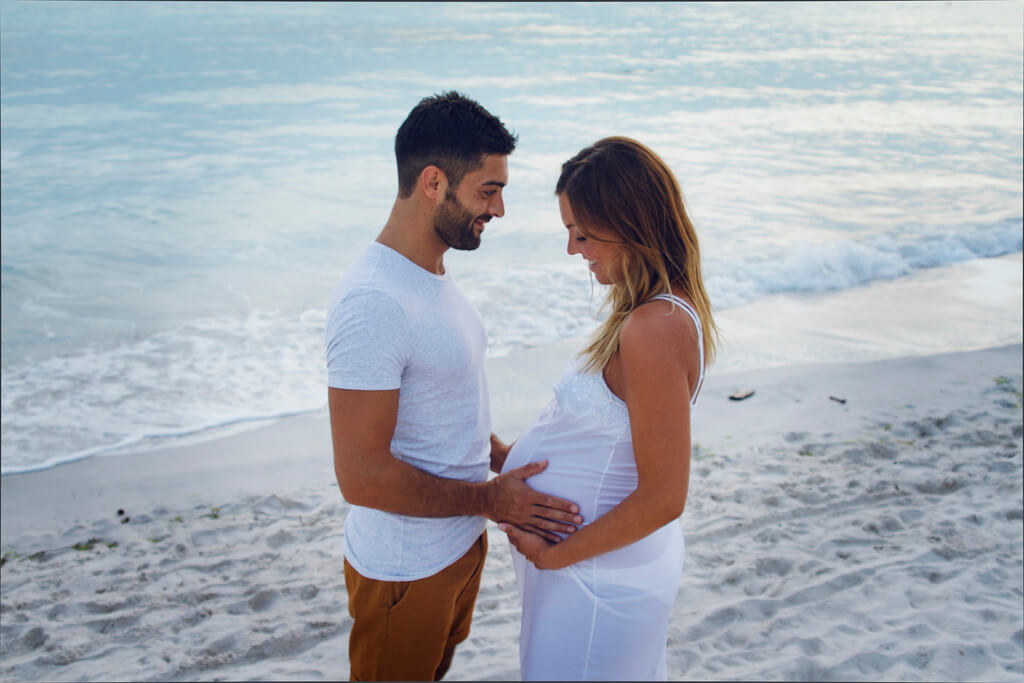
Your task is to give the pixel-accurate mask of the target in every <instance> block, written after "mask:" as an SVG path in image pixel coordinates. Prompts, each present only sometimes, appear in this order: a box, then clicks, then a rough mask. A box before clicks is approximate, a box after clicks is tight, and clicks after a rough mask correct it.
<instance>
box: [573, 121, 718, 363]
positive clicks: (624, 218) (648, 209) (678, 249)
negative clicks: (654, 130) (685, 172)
mask: <svg viewBox="0 0 1024 683" xmlns="http://www.w3.org/2000/svg"><path fill="white" fill-rule="evenodd" d="M563 193H564V195H565V198H566V200H567V201H568V202H569V207H570V208H571V209H572V213H573V216H574V217H575V221H576V228H577V230H581V232H582V234H583V235H584V236H585V237H587V239H595V240H598V241H610V242H613V243H615V244H618V245H620V246H621V247H622V250H621V252H620V253H621V255H622V258H621V259H620V260H619V264H618V267H619V268H620V274H619V275H620V276H619V277H618V278H616V280H615V282H614V284H612V287H611V291H610V292H609V294H608V299H607V300H606V302H605V304H606V305H607V306H608V307H609V308H610V309H611V314H610V315H609V316H608V319H607V320H606V321H605V322H604V324H603V325H601V327H599V328H598V329H597V331H596V332H595V333H594V336H593V337H592V339H591V343H590V345H589V346H588V347H587V348H586V349H584V350H583V351H582V352H581V355H582V356H583V357H584V358H585V359H586V364H585V370H586V371H594V370H603V369H604V367H605V366H606V365H607V364H608V361H610V360H611V359H612V357H613V356H614V355H615V353H616V352H617V351H618V349H619V334H620V332H621V331H622V326H623V325H624V324H625V322H626V318H628V317H629V314H630V313H632V312H633V311H634V310H635V309H636V308H637V307H638V306H640V305H642V304H644V303H646V302H647V301H649V300H650V299H651V297H653V296H655V295H657V294H668V293H671V292H672V287H671V286H672V284H674V283H675V284H678V285H679V286H680V287H681V288H682V289H683V291H684V292H685V294H686V296H687V298H688V299H689V300H690V302H691V303H692V304H693V307H694V308H695V309H696V311H697V315H698V317H699V318H700V322H701V328H702V334H703V337H704V358H702V359H701V361H702V362H703V364H704V366H705V367H707V366H708V365H709V364H710V363H711V361H712V360H713V359H714V356H715V348H716V344H715V341H716V338H717V335H718V328H717V326H716V325H715V322H714V320H713V318H712V317H711V302H710V301H709V300H708V295H707V292H706V291H705V290H704V281H703V279H702V278H701V272H700V249H699V248H698V246H697V233H696V231H695V230H694V228H693V224H692V223H691V222H690V218H689V216H687V215H686V208H685V206H684V205H683V194H682V191H681V190H680V189H679V183H678V182H677V181H676V178H675V176H674V175H673V174H672V171H671V170H669V168H668V166H667V165H666V164H665V162H664V161H662V160H661V158H660V157H659V156H658V155H657V154H655V153H654V152H652V151H651V150H650V149H648V148H647V147H646V146H644V145H642V144H641V143H639V142H637V141H636V140H633V139H631V138H627V137H607V138H603V139H601V140H598V141H597V142H595V143H594V144H593V145H591V146H589V147H586V148H584V149H583V150H581V151H580V152H579V153H578V154H576V156H574V157H573V158H571V159H569V160H568V161H566V162H565V163H564V164H562V173H561V175H560V176H559V178H558V183H557V184H556V186H555V195H562V194H563ZM588 229H589V230H597V231H599V232H601V233H607V234H611V235H612V236H613V238H612V239H611V240H609V239H606V238H605V237H603V236H595V235H593V234H592V233H588Z"/></svg>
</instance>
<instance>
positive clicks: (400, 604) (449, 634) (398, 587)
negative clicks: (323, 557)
mask: <svg viewBox="0 0 1024 683" xmlns="http://www.w3.org/2000/svg"><path fill="white" fill-rule="evenodd" d="M486 555H487V533H486V532H484V533H483V534H481V536H480V538H478V539H477V540H476V542H475V543H474V544H473V546H472V547H471V548H470V549H469V550H468V551H466V554H465V555H463V556H462V557H461V558H459V559H458V560H456V561H455V562H454V563H453V564H451V565H449V566H448V567H445V568H444V569H442V570H441V571H439V572H438V573H437V574H434V575H433V576H428V577H427V578H425V579H419V580H417V581H377V580H376V579H370V578H367V577H365V576H363V575H361V574H360V573H359V572H357V571H356V570H355V569H353V568H352V565H350V564H349V563H348V560H346V561H345V587H346V588H347V589H348V613H349V614H350V615H352V619H353V624H352V632H351V633H350V634H349V640H348V658H349V664H350V665H351V673H350V676H349V678H350V680H353V681H439V680H441V678H442V677H443V676H444V675H445V673H446V672H447V671H448V667H449V665H451V662H452V655H454V654H455V646H456V645H458V644H459V643H461V642H462V641H463V640H465V639H466V638H467V637H468V636H469V625H470V622H471V621H472V619H473V605H474V604H475V603H476V595H477V592H478V591H479V590H480V575H481V571H482V569H483V566H484V557H486Z"/></svg>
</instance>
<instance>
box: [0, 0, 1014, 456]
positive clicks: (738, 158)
mask: <svg viewBox="0 0 1024 683" xmlns="http://www.w3.org/2000/svg"><path fill="white" fill-rule="evenodd" d="M1022 25H1024V4H1022V3H1019V2H1005V3H996V4H988V3H965V4H962V3H910V4H899V3H870V4H854V3H837V4H825V5H819V4H804V3H793V4H759V3H750V4H739V5H729V4H682V3H664V4H662V3H626V4H619V3H597V4H593V5H589V4H576V3H523V4H514V3H513V4H465V3H452V4H430V3H409V4H383V3H365V4H364V3H336V4H334V3H330V4H300V5H293V4H289V5H277V4H269V3H258V4H248V3H218V4H212V5H203V4H198V3H186V4H177V3H151V4H144V3H109V4H107V3H2V4H0V38H2V42H0V56H2V62H0V77H2V89H0V114H2V118H0V138H2V139H0V142H2V144H0V190H2V209H0V217H2V249H0V260H2V269H3V270H2V285H3V297H2V321H3V327H2V407H3V413H2V415H3V426H2V446H3V456H2V467H3V471H4V472H9V471H15V470H18V469H24V468H30V467H34V466H38V465H40V464H41V463H45V462H51V461H54V460H64V459H70V458H74V457H80V456H81V455H83V454H86V453H90V452H103V451H104V450H107V449H109V448H110V447H112V446H114V445H117V444H126V443H137V442H138V441H140V440H145V439H152V438H154V437H157V436H160V435H168V436H174V435H180V434H184V433H188V432H193V431H195V430H201V429H204V428H206V427H209V426H215V425H221V424H225V423H230V422H233V421H237V420H250V419H255V418H259V417H265V416H273V415H280V414H286V413H290V412H301V411H305V410H311V409H316V408H319V407H320V406H322V405H323V402H324V395H325V392H324V381H325V373H324V370H323V358H322V356H323V350H322V326H323V317H324V307H325V306H326V303H327V298H328V296H329V294H330V290H331V288H332V287H333V284H334V282H335V280H336V279H337V277H338V276H339V275H340V273H341V272H342V270H343V269H344V267H345V265H346V264H347V263H348V262H349V261H350V260H351V258H352V257H353V256H354V254H355V253H357V252H358V250H359V249H361V248H362V246H363V245H364V244H365V243H366V242H367V241H369V240H371V239H372V238H373V236H374V235H375V234H376V231H377V230H378V229H379V226H380V224H381V222H382V221H383V220H384V218H385V217H386V216H387V212H388V210H389V208H390V205H391V202H392V200H393V197H394V193H395V180H394V162H393V157H392V144H393V136H394V132H395V130H396V129H397V127H398V125H399V124H400V123H401V121H402V119H403V118H404V117H405V115H406V113H407V112H408V110H409V109H410V108H411V107H412V106H413V105H414V104H415V103H416V102H417V101H418V100H419V99H420V98H421V97H422V96H424V95H427V94H430V93H432V92H438V91H441V90H444V89H449V88H456V89H459V90H462V91H464V92H466V93H467V94H469V95H470V96H472V97H475V98H477V99H478V100H479V101H480V102H481V103H482V104H484V105H485V106H486V107H488V108H489V109H490V110H492V111H493V112H494V113H496V114H498V115H499V116H500V117H502V119H503V120H505V121H506V122H507V123H508V125H509V126H510V127H511V128H513V129H514V130H515V131H516V132H518V134H519V136H520V146H519V149H518V150H517V151H516V153H515V154H514V155H513V157H512V160H511V178H510V180H511V182H510V185H509V188H508V190H507V208H508V214H507V216H506V217H505V218H504V219H501V220H497V221H494V222H492V223H491V225H490V226H489V227H488V231H487V233H486V236H485V241H484V246H483V247H482V248H481V249H480V250H479V251H478V252H474V253H472V254H452V255H451V257H450V259H449V263H450V266H451V267H452V268H453V270H454V272H455V273H456V275H457V276H458V277H459V280H460V281H461V282H462V283H463V285H464V287H465V288H466V289H467V291H468V292H469V293H470V295H471V296H472V297H473V298H474V300H475V301H476V303H477V304H478V306H479V307H480V309H481V312H482V314H483V316H484V319H485V321H486V323H487V325H488V331H489V334H490V337H491V353H492V355H501V354H504V353H507V352H508V351H509V350H512V349H516V348H522V347H524V346H536V345H544V344H548V343H551V342H553V341H556V340H558V339H560V338H565V337H568V336H573V335H577V334H579V333H581V332H583V331H585V330H587V329H589V328H590V327H591V326H592V325H593V322H594V318H593V311H594V309H595V308H596V306H595V303H596V301H597V300H598V299H599V298H600V292H597V293H595V294H594V295H593V296H592V294H591V285H590V284H589V282H588V278H587V274H586V270H585V269H584V268H583V267H582V265H581V264H580V262H579V261H575V260H572V259H570V258H568V257H567V256H566V255H565V254H564V251H563V244H562V238H563V233H564V230H563V228H561V226H560V223H559V219H558V214H557V208H556V204H555V201H554V198H553V197H552V189H553V183H554V180H555V178H556V176H557V172H558V167H559V165H560V163H561V162H562V161H564V160H565V159H566V158H568V157H569V156H571V155H572V154H573V153H575V152H576V151H577V150H578V149H579V148H580V147H582V146H584V145H586V144H589V143H590V142H593V141H594V140H595V139H597V138H599V137H601V136H604V135H609V134H626V135H632V136H634V137H637V138H638V139H640V140H642V141H644V142H646V143H647V144H649V145H650V146H652V147H653V148H654V149H655V150H656V151H658V152H659V153H660V154H662V156H664V157H665V159H666V160H667V161H668V162H669V163H670V165H671V166H672V167H673V169H674V170H675V171H676V173H677V175H678V177H679V179H680V181H681V182H682V184H683V188H684V192H685V194H686V197H687V200H688V202H689V203H690V208H691V213H692V215H693V217H694V219H695V220H696V223H697V225H698V228H699V230H700V232H701V239H702V246H703V250H704V254H705V274H706V277H707V280H708V284H709V288H710V291H711V294H712V298H713V301H714V303H715V305H716V306H717V307H719V308H720V309H724V308H730V307H733V306H736V305H739V304H742V303H748V302H751V301H757V300H758V299H760V298H762V297H765V296H769V295H771V294H774V293H779V292H793V291H810V292H815V291H829V290H842V289H846V288H850V287H854V286H857V285H861V284H864V283H867V282H872V281H876V280H878V279H884V278H899V277H903V276H906V275H909V274H912V273H915V272H919V271H921V270H922V269H927V268H931V267H934V266H939V265H943V264H948V263H955V262H958V261H963V260H967V259H970V258H976V257H979V256H981V257H991V256H997V255H1000V254H1006V253H1012V252H1018V251H1020V250H1021V242H1022V228H1021V213H1022V211H1021V201H1022V191H1021V188H1022V182H1024V176H1022V163H1024V162H1022V152H1021V148H1022V144H1024V135H1022V123H1021V121H1022V119H1024V86H1022V82H1024V65H1022V49H1024V29H1022V28H1021V27H1022Z"/></svg>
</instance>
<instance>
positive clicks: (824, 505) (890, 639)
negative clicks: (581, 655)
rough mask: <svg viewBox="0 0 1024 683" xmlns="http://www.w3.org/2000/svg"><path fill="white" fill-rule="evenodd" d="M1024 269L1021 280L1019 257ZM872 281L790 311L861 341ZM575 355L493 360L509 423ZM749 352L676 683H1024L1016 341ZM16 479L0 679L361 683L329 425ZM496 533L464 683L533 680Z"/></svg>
mask: <svg viewBox="0 0 1024 683" xmlns="http://www.w3.org/2000/svg"><path fill="white" fill-rule="evenodd" d="M1007 262H1009V263H1011V264H1013V263H1015V265H1016V272H1017V273H1018V275H1017V276H1016V277H1017V278H1018V280H1017V282H1018V283H1019V277H1020V276H1019V263H1020V257H1019V256H1016V257H1014V258H1011V259H1007ZM947 284H948V283H947ZM884 286H885V285H879V287H884ZM963 291H965V292H968V294H965V295H964V296H969V288H963ZM875 294H878V290H876V291H875ZM863 296H864V295H863V292H860V293H858V292H856V291H854V292H852V293H848V294H847V295H844V296H843V297H826V298H821V297H819V298H816V299H814V300H808V301H804V302H803V303H799V302H796V300H790V301H788V303H786V305H787V306H791V307H796V306H798V305H799V306H802V307H803V308H802V310H803V313H804V315H805V316H806V317H807V319H808V320H815V319H817V320H819V321H820V320H821V316H823V315H825V311H826V310H830V311H840V312H841V311H842V310H844V309H843V307H844V306H845V307H846V315H847V316H849V317H850V319H851V320H852V321H853V322H851V323H850V324H849V325H847V327H846V328H845V330H844V329H843V328H841V326H839V325H838V324H837V326H836V327H835V328H833V329H834V330H836V331H835V332H834V334H835V335H841V336H845V338H847V339H849V338H850V335H851V334H854V333H855V332H854V331H855V330H856V329H857V326H858V324H859V322H858V321H857V320H856V316H854V315H853V312H852V311H853V310H854V309H855V308H856V304H857V302H858V301H860V299H859V298H858V297H863ZM1008 296H1010V297H1011V298H1012V297H1014V296H1016V297H1017V298H1018V300H1019V296H1020V286H1019V284H1017V285H1016V290H1015V292H1014V291H1013V290H1011V292H1010V293H1009V294H1008ZM873 300H874V301H879V299H878V297H877V296H875V297H873ZM954 303H955V302H951V300H949V299H947V300H945V301H944V303H943V305H945V306H953V305H954ZM968 305H972V306H973V305H974V304H972V303H971V302H965V303H964V304H963V306H964V307H966V306H968ZM998 305H1002V304H998ZM779 306H780V307H779V308H777V311H781V310H783V308H782V307H781V306H782V304H781V303H780V304H779ZM905 308H906V311H912V310H914V309H913V307H912V306H911V307H908V308H907V307H905ZM794 310H795V309H794ZM1002 310H1003V311H1004V312H1005V311H1009V312H1008V313H1006V315H1009V316H1011V317H1012V316H1015V315H1016V316H1019V315H1020V313H1019V311H1018V310H1014V309H1007V308H1005V307H1004V308H1003V309H1002ZM878 316H879V323H878V325H877V326H876V328H874V330H873V332H872V334H871V335H868V334H867V333H865V334H864V339H865V340H869V337H870V339H871V340H874V341H872V342H871V343H870V344H869V343H867V341H866V342H865V345H866V346H865V348H866V349H867V351H865V353H866V354H867V355H868V356H869V357H870V353H869V352H870V351H871V348H874V347H873V346H872V344H874V345H876V346H877V344H878V340H879V339H883V338H884V337H885V336H887V335H888V336H890V338H891V339H893V342H892V344H891V348H894V349H896V350H897V351H898V350H900V349H901V348H902V347H901V346H900V344H901V343H903V342H901V341H900V337H899V335H897V334H896V333H895V331H894V330H896V329H897V328H899V329H903V330H904V333H903V334H904V335H905V338H911V337H913V336H914V335H915V334H916V335H918V336H919V337H928V336H929V335H931V336H932V338H935V339H940V338H941V334H942V331H941V329H940V328H941V325H938V326H933V327H936V329H934V330H932V331H931V332H929V330H928V329H926V327H925V325H924V322H923V321H924V320H925V316H924V315H922V319H921V322H920V324H919V325H916V326H915V324H914V323H915V321H914V320H913V316H912V314H911V313H908V312H905V313H904V315H903V316H902V319H901V320H899V321H896V320H895V319H894V320H893V321H892V322H891V323H890V322H886V316H885V315H884V313H880V314H878ZM893 317H894V318H895V317H898V316H893ZM721 320H722V322H723V326H724V328H725V329H726V331H727V332H728V331H733V332H734V334H733V335H732V338H733V343H742V344H745V345H747V346H746V348H751V347H750V340H752V339H754V337H755V336H756V334H755V333H758V334H761V335H762V336H764V335H767V334H769V331H770V330H768V328H764V329H761V331H760V332H757V330H758V325H760V324H761V323H759V322H758V320H759V319H758V317H757V316H755V315H753V313H752V312H750V311H747V312H744V311H730V312H726V315H723V316H722V319H721ZM785 324H787V325H791V326H792V323H791V322H787V323H785ZM978 324H979V325H980V326H984V325H986V324H988V323H987V322H985V316H979V323H978ZM978 329H979V330H981V329H982V328H981V327H979V328H978ZM914 330H917V331H916V332H915V331H914ZM793 334H794V335H795V337H794V338H795V339H805V338H804V337H800V335H802V334H810V333H809V332H801V331H800V330H796V331H794V332H793ZM830 334H832V333H830ZM978 339H979V340H981V341H982V342H983V343H984V342H985V341H986V340H987V339H988V337H986V336H985V335H984V334H982V333H981V332H980V331H979V333H978ZM911 342H912V343H913V344H918V345H920V344H921V340H920V339H911ZM911 342H907V343H908V345H909V344H910V343H911ZM818 343H820V344H827V343H828V340H827V339H826V338H825V335H821V336H820V337H819V339H818ZM572 348H573V347H572V346H571V345H570V344H568V343H566V344H563V345H556V346H553V347H549V348H547V349H543V350H534V351H527V352H523V353H521V354H518V355H513V356H510V357H506V358H498V359H492V361H491V364H490V377H491V384H492V396H493V397H494V404H493V410H494V415H495V428H496V431H497V432H498V433H499V434H500V435H502V436H504V437H506V438H509V439H511V438H514V437H515V435H516V434H517V433H518V432H519V431H520V430H521V429H522V428H524V427H525V426H526V424H528V423H529V421H530V420H531V419H532V417H533V416H534V415H535V414H536V413H537V412H538V411H539V410H540V408H541V407H542V406H543V404H544V403H545V402H546V401H547V399H548V396H549V392H550V385H551V383H552V382H553V378H554V377H556V376H557V372H558V371H559V370H560V369H561V367H562V364H563V363H564V361H565V359H566V357H567V355H568V353H569V352H570V351H571V349H572ZM765 348H769V347H768V346H766V347H765ZM728 353H730V352H729V347H728V346H727V347H726V355H724V356H723V364H722V365H723V370H724V371H722V372H713V373H712V374H711V375H710V377H709V378H708V380H707V382H706V385H705V387H704V389H703V395H702V399H701V402H700V404H699V406H698V413H697V416H696V426H695V431H694V442H695V445H694V454H693V457H694V460H693V471H692V477H691V488H690V495H689V500H688V503H687V507H686V511H685V513H684V515H683V517H682V521H681V523H682V525H683V528H684V533H685V537H686V549H687V554H686V564H685V569H684V573H683V576H682V577H681V589H680V592H679V596H678V599H677V600H676V604H675V608H674V611H673V616H672V621H671V624H670V629H669V644H668V652H669V655H668V657H669V658H668V674H669V678H670V679H699V680H864V681H874V680H906V681H909V680H978V681H1008V680H1009V681H1024V521H1022V508H1024V497H1022V441H1024V440H1022V419H1021V401H1022V398H1021V396H1022V394H1021V391H1022V388H1021V383H1022V377H1021V373H1022V347H1021V344H1020V342H1019V340H1018V341H1015V342H1014V343H1009V344H999V345H990V346H989V347H988V348H981V349H976V350H970V351H962V352H956V353H938V354H932V355H920V354H915V355H909V354H908V355H905V356H903V357H899V358H885V359H882V360H870V359H868V360H858V361H857V362H840V363H835V362H831V363H813V364H800V365H784V366H781V367H762V368H761V369H750V368H749V367H748V368H746V369H737V367H739V366H742V365H743V364H742V363H740V362H737V361H736V360H735V359H736V358H737V357H738V356H737V353H736V352H735V351H734V352H732V354H733V355H732V356H731V357H732V359H733V361H732V362H733V369H730V365H729V363H730V357H729V356H728V355H727V354H728ZM745 388H749V389H753V390H754V391H755V393H754V395H753V396H752V397H750V398H748V399H746V400H744V401H740V402H736V401H731V400H729V398H728V396H729V395H730V394H732V393H733V392H734V391H736V390H737V389H745ZM836 399H839V400H836ZM2 485H3V498H2V513H3V514H2V536H3V552H4V557H5V563H4V565H3V567H2V569H0V677H2V679H3V680H7V681H31V680H111V679H117V680H128V679H131V680H247V679H262V680H305V679H316V680H321V679H333V680H337V679H344V678H346V677H347V675H348V660H347V636H348V629H349V623H350V622H349V619H348V617H347V613H346V611H345V609H346V595H345V587H344V580H343V576H342V550H341V548H342V534H343V524H344V519H345V514H346V509H347V508H346V504H345V503H344V502H343V500H342V498H341V495H340V494H339V492H338V489H337V486H336V484H335V482H334V476H333V470H332V466H331V456H330V442H329V428H328V424H327V417H326V413H325V412H323V413H318V414H314V415H307V416H303V417H298V418H289V419H284V420H280V421H278V422H275V423H273V424H269V425H265V426H262V427H259V428H257V429H253V430H249V431H246V432H242V433H238V434H233V435H229V436H225V437H223V438H220V439H217V440H213V441H207V442H203V443H198V444H191V445H186V446H180V447H175V448H168V449H165V450H163V451H157V452H153V453H148V454H145V455H144V456H139V455H118V456H109V457H97V458H90V459H87V460H82V461H79V462H75V463H70V464H67V465H63V466H59V467H56V468H52V469H49V470H44V471H39V472H33V473H28V474H18V475H8V476H4V477H3V479H2ZM119 510H123V511H124V514H123V515H119V514H118V511H119ZM489 533H490V541H491V551H490V554H489V556H488V559H487V564H486V567H485V571H484V578H483V584H482V588H481V592H480V596H479V599H478V602H477V609H476V614H475V620H474V624H473V630H472V633H471V635H470V638H469V640H468V641H467V642H466V643H464V644H463V645H462V646H461V647H460V649H459V650H458V652H457V653H456V657H455V660H454V663H453V666H452V669H451V671H450V673H449V675H448V679H449V680H515V679H518V677H519V667H518V650H517V637H518V628H519V606H518V597H517V595H516V587H515V580H514V574H513V571H512V566H511V559H510V556H509V552H508V547H507V544H506V542H505V539H504V536H503V534H501V533H500V532H499V531H498V530H497V529H496V528H494V526H493V525H491V526H490V529H489Z"/></svg>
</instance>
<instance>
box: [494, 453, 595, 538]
mask: <svg viewBox="0 0 1024 683" xmlns="http://www.w3.org/2000/svg"><path fill="white" fill-rule="evenodd" d="M547 466H548V463H547V461H546V460H542V461H540V462H532V463H529V464H526V465H523V466H522V467H517V468H515V469H513V470H509V471H508V472H505V473H504V474H500V475H498V476H497V477H495V478H494V479H491V480H490V481H489V482H487V487H488V488H487V495H488V499H487V501H488V502H487V510H486V512H485V513H484V516H485V517H487V518H488V519H490V520H491V521H493V522H508V523H511V524H514V525H516V526H518V527H520V528H523V529H527V530H529V531H532V532H533V533H536V534H538V535H540V536H541V537H543V538H546V539H547V540H549V541H551V542H552V543H558V542H559V541H560V540H561V537H560V536H558V535H557V534H554V533H552V532H554V531H558V532H561V533H563V534H571V533H572V532H574V531H576V526H575V525H577V524H581V523H582V522H583V518H582V517H581V516H580V515H579V506H578V505H576V504H575V503H573V502H571V501H568V500H564V499H562V498H556V497H555V496H550V495H548V494H546V493H539V492H537V491H534V490H533V489H532V488H530V486H529V485H528V484H527V483H526V481H525V480H526V479H528V478H529V477H532V476H533V475H535V474H539V473H540V472H542V471H544V468H546V467H547Z"/></svg>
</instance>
